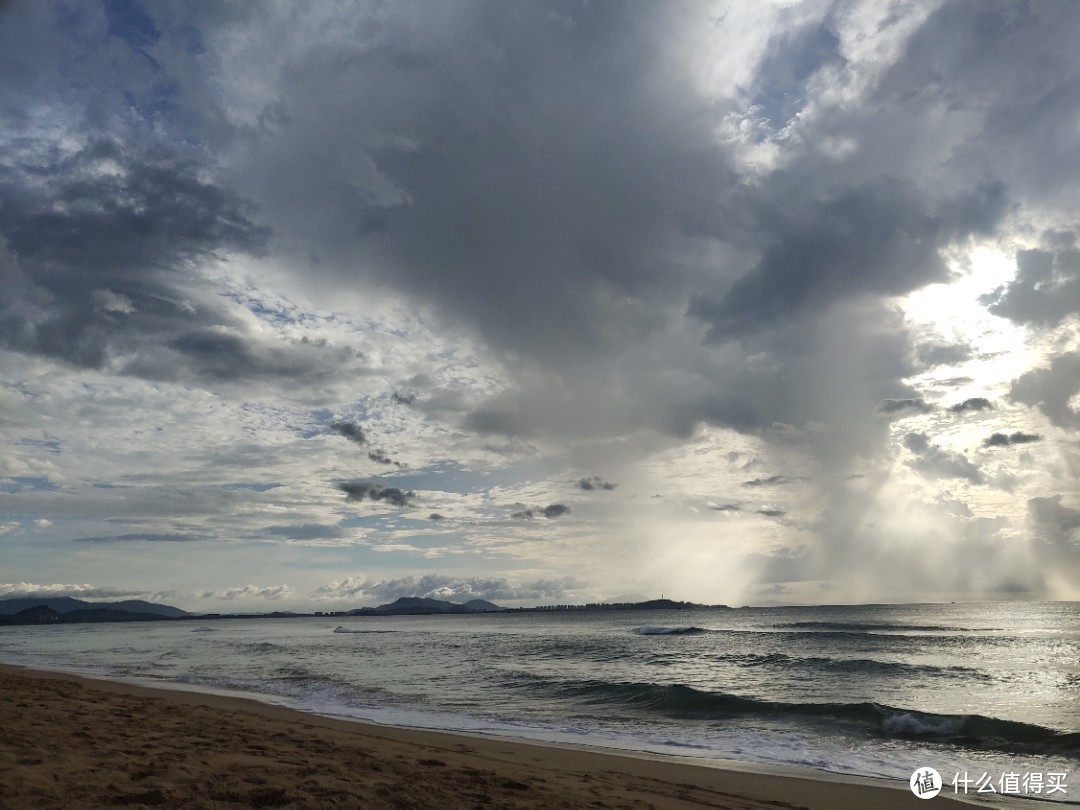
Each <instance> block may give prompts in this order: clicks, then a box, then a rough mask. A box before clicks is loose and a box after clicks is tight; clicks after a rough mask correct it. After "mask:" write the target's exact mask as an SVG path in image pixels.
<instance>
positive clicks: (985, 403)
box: [949, 397, 994, 413]
mask: <svg viewBox="0 0 1080 810" xmlns="http://www.w3.org/2000/svg"><path fill="white" fill-rule="evenodd" d="M993 408H994V406H993V405H992V404H991V403H990V400H988V399H985V398H984V397H971V398H970V399H965V400H964V401H963V402H957V403H956V404H955V405H950V406H949V412H950V413H964V412H966V411H989V410H993Z"/></svg>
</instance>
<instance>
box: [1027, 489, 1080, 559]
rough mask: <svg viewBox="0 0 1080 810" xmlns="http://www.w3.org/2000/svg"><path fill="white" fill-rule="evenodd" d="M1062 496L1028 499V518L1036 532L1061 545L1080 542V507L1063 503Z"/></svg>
mask: <svg viewBox="0 0 1080 810" xmlns="http://www.w3.org/2000/svg"><path fill="white" fill-rule="evenodd" d="M1062 498H1063V496H1061V495H1052V496H1050V497H1045V498H1031V499H1029V500H1028V519H1029V520H1030V521H1031V523H1032V524H1033V526H1034V530H1035V532H1036V534H1037V535H1038V536H1039V537H1040V538H1041V539H1043V540H1044V541H1046V542H1048V543H1051V544H1054V545H1059V546H1065V545H1066V544H1069V543H1074V544H1075V543H1077V542H1080V531H1078V530H1080V509H1076V508H1073V507H1071V506H1065V505H1063V504H1062V503H1061V501H1062Z"/></svg>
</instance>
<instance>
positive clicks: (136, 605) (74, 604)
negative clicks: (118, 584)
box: [0, 596, 189, 619]
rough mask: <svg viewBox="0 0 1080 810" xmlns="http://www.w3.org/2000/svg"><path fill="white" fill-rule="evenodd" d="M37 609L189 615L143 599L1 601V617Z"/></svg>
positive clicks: (167, 616) (60, 611)
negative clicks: (110, 600)
mask: <svg viewBox="0 0 1080 810" xmlns="http://www.w3.org/2000/svg"><path fill="white" fill-rule="evenodd" d="M35 607H47V608H49V609H50V610H55V611H56V612H57V613H60V614H65V613H70V612H72V611H73V610H118V611H124V612H127V613H137V614H153V615H154V616H155V617H156V618H161V617H163V616H164V617H165V618H168V619H178V618H180V617H181V616H187V615H189V614H188V613H187V611H184V610H181V609H180V608H175V607H172V606H171V605H158V604H155V603H154V602H144V601H142V600H141V599H127V600H124V601H123V602H86V601H83V600H82V599H72V598H71V597H70V596H55V597H46V598H42V597H33V596H30V597H19V598H17V599H0V615H6V616H14V615H15V614H16V613H19V612H21V611H24V610H27V609H28V608H35Z"/></svg>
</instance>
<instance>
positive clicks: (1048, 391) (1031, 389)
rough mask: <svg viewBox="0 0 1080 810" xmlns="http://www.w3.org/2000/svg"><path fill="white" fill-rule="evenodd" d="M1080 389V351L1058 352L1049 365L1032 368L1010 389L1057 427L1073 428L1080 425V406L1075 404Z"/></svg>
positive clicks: (1012, 397) (1013, 397) (1011, 396)
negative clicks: (1078, 407) (1074, 399)
mask: <svg viewBox="0 0 1080 810" xmlns="http://www.w3.org/2000/svg"><path fill="white" fill-rule="evenodd" d="M1078 393H1080V352H1067V353H1065V354H1059V355H1057V356H1056V357H1054V358H1052V359H1051V360H1050V365H1049V366H1048V367H1044V368H1037V369H1033V370H1032V371H1028V372H1026V373H1025V374H1022V375H1021V376H1020V377H1019V378H1018V379H1016V380H1015V381H1014V382H1013V384H1012V388H1011V389H1010V390H1009V399H1010V400H1012V401H1013V402H1018V403H1021V404H1024V405H1032V406H1034V407H1036V408H1038V409H1039V410H1040V411H1042V412H1043V413H1044V414H1045V415H1046V418H1047V419H1049V420H1050V421H1051V422H1052V423H1053V424H1055V425H1057V426H1058V427H1062V428H1066V429H1071V428H1076V427H1078V426H1080V410H1078V409H1077V408H1075V407H1073V405H1072V402H1073V398H1074V397H1075V396H1076V395H1077V394H1078Z"/></svg>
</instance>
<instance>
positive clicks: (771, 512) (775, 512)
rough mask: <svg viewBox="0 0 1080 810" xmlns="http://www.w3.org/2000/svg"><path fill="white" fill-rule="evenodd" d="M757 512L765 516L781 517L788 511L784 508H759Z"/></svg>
mask: <svg viewBox="0 0 1080 810" xmlns="http://www.w3.org/2000/svg"><path fill="white" fill-rule="evenodd" d="M757 514H759V515H764V516H765V517H772V518H780V517H784V516H785V515H786V514H787V512H785V511H784V510H783V509H758V510H757Z"/></svg>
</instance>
